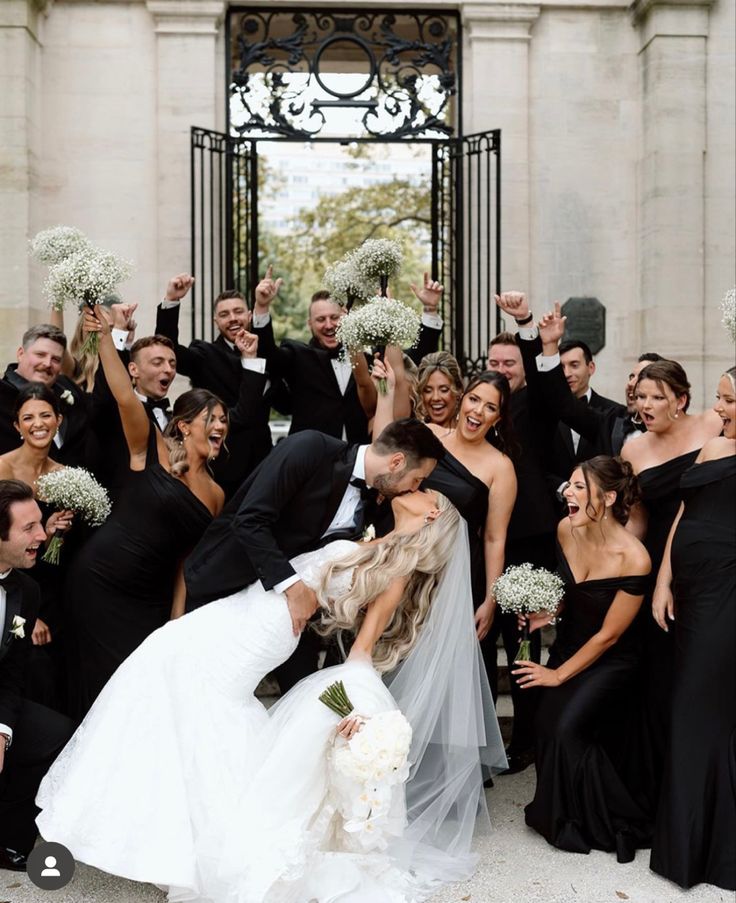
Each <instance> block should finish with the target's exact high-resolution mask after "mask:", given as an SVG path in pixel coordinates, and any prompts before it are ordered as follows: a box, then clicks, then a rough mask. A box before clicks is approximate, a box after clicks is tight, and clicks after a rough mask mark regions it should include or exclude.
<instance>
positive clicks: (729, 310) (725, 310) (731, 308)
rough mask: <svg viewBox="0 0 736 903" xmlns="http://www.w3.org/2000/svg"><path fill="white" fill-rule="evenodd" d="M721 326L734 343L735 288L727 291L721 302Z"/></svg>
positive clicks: (735, 339) (735, 328)
mask: <svg viewBox="0 0 736 903" xmlns="http://www.w3.org/2000/svg"><path fill="white" fill-rule="evenodd" d="M721 313H722V314H723V325H724V326H725V327H726V329H727V330H728V331H729V333H730V334H731V341H732V342H736V288H731V289H729V290H728V291H727V292H726V294H725V295H724V296H723V300H722V301H721Z"/></svg>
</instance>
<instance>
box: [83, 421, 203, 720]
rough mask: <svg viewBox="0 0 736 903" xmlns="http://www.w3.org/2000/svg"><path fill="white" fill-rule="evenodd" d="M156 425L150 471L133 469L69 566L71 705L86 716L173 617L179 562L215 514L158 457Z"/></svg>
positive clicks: (151, 438) (151, 440) (150, 448)
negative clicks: (123, 667) (119, 673)
mask: <svg viewBox="0 0 736 903" xmlns="http://www.w3.org/2000/svg"><path fill="white" fill-rule="evenodd" d="M154 430H155V428H154V427H153V425H151V433H150V436H149V443H148V453H147V457H146V467H145V470H142V471H131V472H130V474H129V478H128V481H127V483H126V484H125V487H124V489H123V491H122V493H121V496H120V499H119V500H118V502H117V503H116V505H115V508H114V509H113V512H112V514H111V515H110V517H109V519H108V520H107V521H106V522H105V523H104V524H103V526H102V527H101V528H100V529H99V530H98V531H97V532H96V533H95V534H94V536H93V537H92V538H91V539H90V540H89V542H87V543H86V545H85V546H84V547H83V548H82V550H81V552H80V554H79V555H78V556H77V558H76V559H75V561H74V563H73V564H72V567H71V569H70V573H69V579H68V584H67V602H68V605H69V610H70V616H71V621H72V626H73V630H74V646H75V650H74V659H75V661H74V663H73V665H72V673H71V684H72V686H71V689H70V694H71V699H70V707H71V709H72V715H73V717H76V718H78V719H79V720H81V719H82V718H83V717H84V715H85V714H86V713H87V711H88V710H89V708H90V706H91V705H92V703H93V702H94V701H95V699H96V698H97V695H98V694H99V692H100V691H101V690H102V688H103V687H104V686H105V684H106V683H107V681H108V680H109V679H110V677H111V676H112V674H113V672H114V671H115V669H116V668H117V667H118V665H120V663H121V662H123V661H124V660H125V659H126V658H127V657H128V656H129V655H130V653H131V652H133V650H134V649H136V648H137V647H138V646H139V645H140V644H141V643H142V642H143V640H145V639H146V637H147V636H148V635H149V634H151V633H153V631H154V630H156V629H157V628H158V627H161V626H162V625H163V624H165V623H166V621H167V620H168V619H169V617H170V614H171V604H172V600H173V590H174V582H175V577H176V570H177V566H178V564H179V562H181V561H182V560H183V559H184V558H185V557H186V556H187V554H188V553H189V552H190V551H191V549H192V548H193V547H194V546H195V545H196V543H197V542H198V541H199V539H200V537H201V536H202V534H203V533H204V531H205V529H206V528H207V525H208V524H209V523H210V521H211V520H212V515H211V514H210V512H209V511H208V509H207V507H206V506H205V505H204V504H203V503H202V502H200V501H199V499H198V498H197V497H196V496H195V495H194V493H192V492H191V491H190V490H189V489H188V488H187V486H186V485H185V484H184V483H182V481H181V480H178V479H176V477H173V476H172V475H171V474H170V473H168V472H167V471H166V470H165V469H164V468H163V467H162V466H161V464H160V463H159V461H158V455H157V452H156V436H155V432H154Z"/></svg>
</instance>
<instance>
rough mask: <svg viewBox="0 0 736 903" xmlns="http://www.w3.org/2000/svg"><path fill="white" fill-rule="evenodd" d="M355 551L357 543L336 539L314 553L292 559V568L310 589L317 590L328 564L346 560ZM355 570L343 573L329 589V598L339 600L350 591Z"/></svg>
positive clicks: (334, 578)
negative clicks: (321, 575) (323, 570)
mask: <svg viewBox="0 0 736 903" xmlns="http://www.w3.org/2000/svg"><path fill="white" fill-rule="evenodd" d="M354 551H355V543H354V542H351V541H350V540H348V539H336V540H335V541H334V542H330V543H328V544H327V545H326V546H323V547H322V548H321V549H315V551H314V552H305V553H304V554H303V555H297V556H296V558H292V559H291V562H290V563H291V566H292V567H293V568H294V570H295V571H296V572H297V574H299V576H300V577H301V579H302V580H303V581H304V582H305V583H306V584H307V586H308V587H309V588H310V589H313V590H316V589H317V587H318V585H319V581H320V574H321V572H322V569H323V568H324V567H325V565H326V564H328V563H330V562H332V561H337V560H338V559H340V558H344V557H345V556H347V555H349V554H350V553H351V552H354ZM352 581H353V570H352V569H351V570H349V571H342V572H341V573H340V574H339V575H337V576H336V577H333V579H332V582H331V583H330V585H329V586H328V587H327V593H326V595H327V597H328V598H330V599H337V598H339V597H340V596H342V595H343V594H344V593H346V592H347V591H348V590H349V589H350V584H351V583H352Z"/></svg>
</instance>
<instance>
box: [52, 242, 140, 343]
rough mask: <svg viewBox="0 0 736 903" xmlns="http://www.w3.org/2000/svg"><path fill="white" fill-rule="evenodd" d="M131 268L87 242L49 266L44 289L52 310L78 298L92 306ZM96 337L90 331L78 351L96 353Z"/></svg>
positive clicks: (75, 302)
mask: <svg viewBox="0 0 736 903" xmlns="http://www.w3.org/2000/svg"><path fill="white" fill-rule="evenodd" d="M132 269H133V268H132V264H131V263H130V262H129V261H127V260H123V258H122V257H118V256H117V254H111V253H109V252H107V251H102V250H101V249H100V248H96V247H94V246H93V245H88V246H87V247H86V248H83V249H82V250H80V251H76V252H75V253H74V254H71V255H70V256H69V257H66V258H64V259H63V260H61V261H60V262H59V263H56V264H54V265H53V266H52V267H51V268H50V270H49V275H48V279H47V280H46V284H45V286H44V291H45V293H46V296H47V297H48V299H49V303H50V305H51V307H53V308H55V309H56V310H63V309H64V307H65V306H66V305H67V304H74V305H75V306H78V305H79V303H80V302H83V303H84V304H86V305H88V306H89V307H93V306H94V305H95V304H99V303H100V301H102V299H103V298H105V297H106V296H107V295H110V294H112V293H113V292H114V289H115V288H116V287H117V285H118V283H120V282H123V281H124V280H125V279H128V278H129V277H130V275H131V272H132ZM99 341H100V339H99V334H98V333H96V332H93V333H90V335H89V336H88V337H87V340H86V342H85V344H84V346H83V348H82V353H85V352H87V351H89V352H91V353H93V354H96V353H97V351H98V348H99Z"/></svg>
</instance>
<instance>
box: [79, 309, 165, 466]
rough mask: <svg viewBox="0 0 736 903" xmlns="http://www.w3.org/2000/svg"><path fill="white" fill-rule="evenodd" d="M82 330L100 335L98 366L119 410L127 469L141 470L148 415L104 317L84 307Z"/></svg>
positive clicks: (144, 459) (144, 461) (143, 462)
mask: <svg viewBox="0 0 736 903" xmlns="http://www.w3.org/2000/svg"><path fill="white" fill-rule="evenodd" d="M84 329H85V332H98V333H99V334H100V352H99V353H100V365H101V366H102V368H103V370H104V373H105V379H106V380H107V385H108V387H109V389H110V392H112V396H113V398H114V399H115V403H116V404H117V406H118V410H119V411H120V420H121V422H122V425H123V433H124V434H125V441H126V443H127V445H128V451H129V452H130V468H131V470H143V469H144V468H145V466H146V450H147V448H148V434H149V429H150V426H151V423H150V421H149V419H148V415H147V414H146V411H145V409H144V407H143V405H142V404H141V402H140V401H139V399H138V398H136V395H135V392H134V391H133V385H132V383H131V381H130V376H129V375H128V372H127V370H126V369H125V366H124V365H123V362H122V361H121V360H120V356H119V355H118V353H117V351H116V350H115V346H114V345H113V341H112V335H111V333H110V325H109V323H108V322H107V321H106V320H105V318H104V317H102V316H98V315H97V312H96V310H95V312H94V313H93V312H92V311H91V310H86V311H85V312H84Z"/></svg>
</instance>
